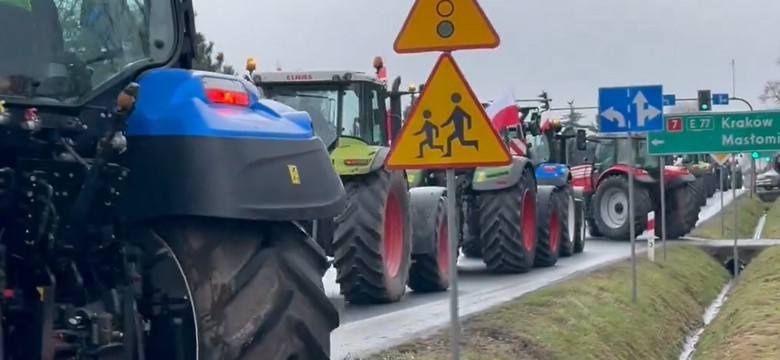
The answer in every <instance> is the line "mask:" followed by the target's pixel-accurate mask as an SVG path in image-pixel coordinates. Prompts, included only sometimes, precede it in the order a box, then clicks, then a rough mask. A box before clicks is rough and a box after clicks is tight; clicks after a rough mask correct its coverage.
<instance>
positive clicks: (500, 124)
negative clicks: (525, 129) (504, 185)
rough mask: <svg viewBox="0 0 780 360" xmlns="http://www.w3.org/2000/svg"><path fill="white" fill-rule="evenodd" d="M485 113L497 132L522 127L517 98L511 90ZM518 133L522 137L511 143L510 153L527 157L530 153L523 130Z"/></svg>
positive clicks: (514, 139)
mask: <svg viewBox="0 0 780 360" xmlns="http://www.w3.org/2000/svg"><path fill="white" fill-rule="evenodd" d="M485 113H486V114H487V116H488V118H489V119H490V121H491V123H492V124H493V128H494V129H495V130H496V131H501V130H504V129H506V128H508V127H513V126H520V114H519V113H518V111H517V106H516V105H515V97H514V95H512V91H511V90H509V91H507V92H506V93H505V94H504V95H502V96H501V97H500V98H498V99H496V100H495V101H493V103H492V104H490V106H488V108H487V109H485ZM517 131H518V132H520V135H519V136H518V138H513V139H511V140H510V141H509V152H510V153H511V154H512V155H515V156H525V155H526V153H527V152H528V145H527V144H526V142H525V136H523V135H522V128H519V129H518V130H517Z"/></svg>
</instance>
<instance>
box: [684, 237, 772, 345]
mask: <svg viewBox="0 0 780 360" xmlns="http://www.w3.org/2000/svg"><path fill="white" fill-rule="evenodd" d="M779 334H780V247H771V248H768V249H766V250H764V251H763V252H762V253H761V254H759V255H758V256H757V257H756V258H754V259H753V261H752V262H751V263H750V266H748V267H747V269H745V271H744V272H743V273H742V275H740V277H739V282H738V283H737V285H736V286H735V287H734V288H733V289H732V290H731V294H730V295H729V299H728V300H727V301H726V303H725V304H724V305H723V308H722V309H721V311H720V313H719V314H718V316H717V317H716V318H715V320H713V322H712V323H710V325H709V326H708V327H707V329H706V330H705V331H704V334H702V337H701V339H700V340H699V344H698V348H697V350H696V353H695V354H694V359H695V360H727V359H728V360H763V359H767V360H768V359H780V341H778V335H779Z"/></svg>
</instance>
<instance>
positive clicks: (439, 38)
mask: <svg viewBox="0 0 780 360" xmlns="http://www.w3.org/2000/svg"><path fill="white" fill-rule="evenodd" d="M500 43H501V39H500V38H499V37H498V33H496V30H495V29H494V28H493V25H492V24H491V23H490V20H488V18H487V16H485V12H484V11H483V10H482V8H481V7H480V6H479V4H478V3H477V0H416V1H415V3H414V6H412V10H411V11H410V12H409V15H408V16H407V17H406V21H405V22H404V25H403V27H402V28H401V31H400V32H399V33H398V37H397V38H396V39H395V44H394V45H393V48H394V49H395V52H397V53H399V54H409V53H421V52H430V51H453V50H466V49H493V48H496V47H498V45H499V44H500Z"/></svg>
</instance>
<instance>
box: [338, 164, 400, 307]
mask: <svg viewBox="0 0 780 360" xmlns="http://www.w3.org/2000/svg"><path fill="white" fill-rule="evenodd" d="M344 189H345V190H346V192H347V208H346V209H345V210H344V212H343V213H342V214H341V215H339V216H338V217H336V232H335V235H334V240H333V257H334V261H333V265H334V266H335V268H336V271H337V272H338V275H337V277H336V282H338V283H339V285H340V286H341V294H342V295H344V299H345V300H346V301H347V302H350V303H355V304H357V303H363V304H365V303H388V302H395V301H398V300H399V299H400V298H401V297H402V296H403V295H404V293H405V292H406V282H407V279H408V277H409V266H410V265H411V252H412V225H411V224H412V218H411V212H410V202H409V193H408V190H407V182H406V179H405V178H404V173H403V171H388V170H386V169H381V170H379V171H376V172H374V173H371V174H367V175H363V176H357V177H354V178H350V179H348V180H344Z"/></svg>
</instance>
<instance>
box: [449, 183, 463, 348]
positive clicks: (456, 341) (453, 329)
mask: <svg viewBox="0 0 780 360" xmlns="http://www.w3.org/2000/svg"><path fill="white" fill-rule="evenodd" d="M446 172H447V242H448V244H449V245H450V251H449V259H448V261H449V263H450V264H449V269H450V339H451V340H450V341H451V342H452V344H451V346H452V359H453V360H458V359H460V321H459V315H458V270H457V269H458V233H459V231H458V215H460V214H459V213H458V200H457V197H456V196H455V194H456V191H457V189H456V186H457V185H456V184H455V170H453V169H447V170H446Z"/></svg>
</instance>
